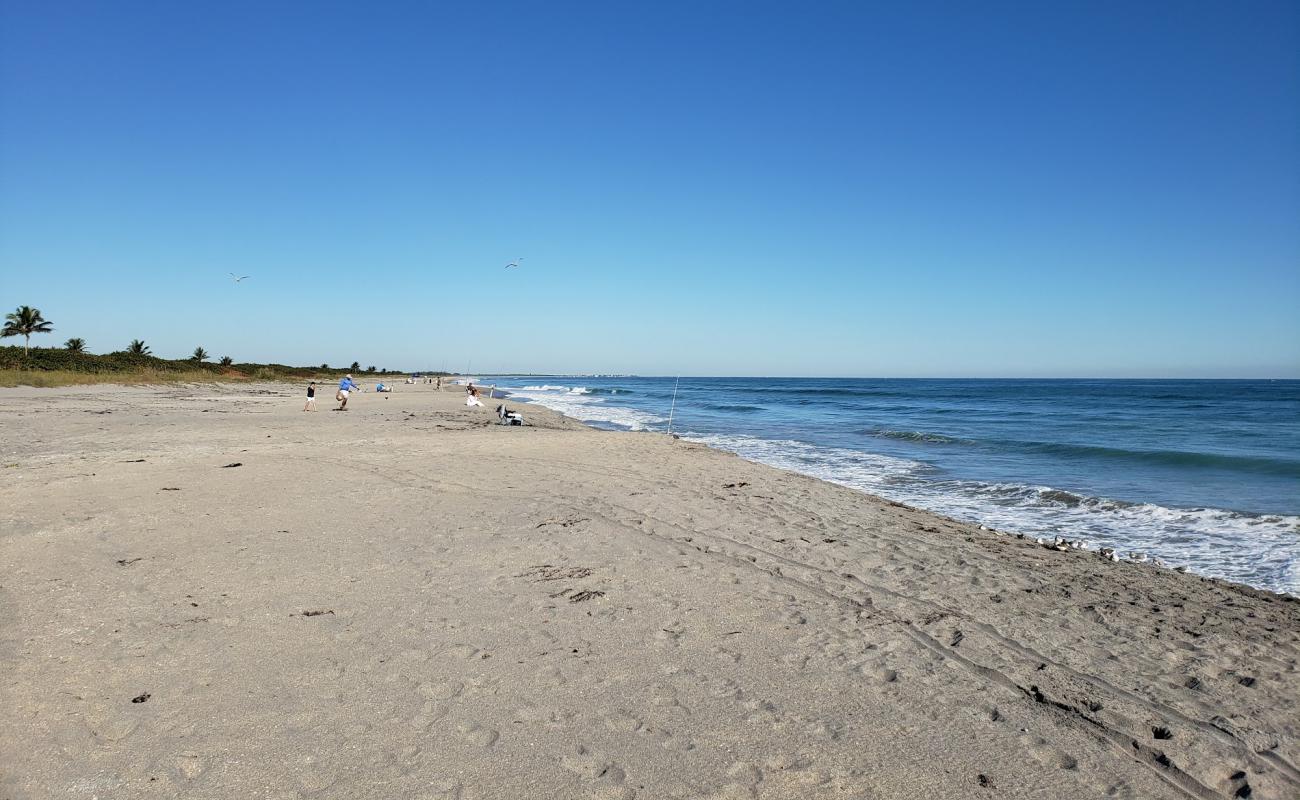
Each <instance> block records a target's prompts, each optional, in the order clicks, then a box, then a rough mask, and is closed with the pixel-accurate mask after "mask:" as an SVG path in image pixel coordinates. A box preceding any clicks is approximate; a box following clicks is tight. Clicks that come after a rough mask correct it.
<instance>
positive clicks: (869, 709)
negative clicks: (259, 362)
mask: <svg viewBox="0 0 1300 800" xmlns="http://www.w3.org/2000/svg"><path fill="white" fill-rule="evenodd" d="M319 394H320V398H319V400H318V403H319V404H320V410H319V411H318V412H317V413H303V412H302V411H301V408H302V403H303V397H302V395H303V390H302V387H298V386H285V385H276V384H264V385H220V386H218V385H205V386H168V387H119V386H94V387H76V388H69V389H27V388H19V389H3V390H0V466H2V467H3V475H4V478H5V480H4V482H3V485H2V486H0V504H2V507H3V509H4V513H3V515H2V516H0V562H2V563H3V568H4V573H3V574H4V577H3V581H2V586H0V608H2V609H3V619H4V623H3V626H2V627H0V669H2V671H3V675H4V677H3V695H0V702H3V706H4V708H5V709H6V712H7V713H6V721H5V723H4V724H3V726H0V798H4V800H27V798H52V797H61V798H62V797H68V798H88V799H89V798H100V799H101V800H107V799H108V798H137V797H139V798H172V797H187V798H461V800H471V799H472V798H633V797H636V798H642V800H646V799H654V798H880V799H881V800H884V799H886V798H900V799H901V798H909V799H910V798H980V797H989V798H1103V797H1114V798H1188V797H1191V798H1219V797H1226V798H1230V797H1252V798H1279V799H1282V798H1295V797H1298V796H1300V769H1298V768H1297V764H1300V741H1298V740H1297V726H1298V725H1300V674H1298V673H1297V658H1298V657H1300V602H1297V601H1296V599H1294V598H1290V597H1283V596H1278V595H1273V594H1269V593H1267V592H1262V591H1257V590H1254V589H1250V588H1247V587H1242V586H1238V585H1233V584H1228V583H1224V582H1219V581H1214V580H1208V579H1204V578H1200V577H1196V576H1191V575H1185V574H1179V573H1177V572H1174V571H1172V570H1168V569H1162V568H1159V567H1156V566H1153V565H1150V564H1134V563H1112V562H1110V561H1107V560H1105V559H1103V558H1101V557H1100V556H1098V555H1097V554H1096V553H1093V552H1085V551H1067V552H1058V551H1056V550H1052V549H1049V548H1045V547H1043V546H1040V545H1037V544H1035V543H1034V542H1033V540H1032V539H1028V540H1026V539H1019V538H1016V537H1015V536H1009V535H1004V534H999V533H998V532H995V531H988V530H981V529H979V528H978V527H974V526H970V525H966V524H961V523H957V522H954V521H952V520H949V519H945V518H943V517H939V516H935V515H933V514H929V513H926V512H922V511H918V510H914V509H910V508H907V507H904V506H900V505H897V504H894V503H890V502H887V501H884V500H880V499H877V498H873V497H871V496H869V495H865V494H862V493H860V492H856V491H853V490H850V489H847V488H844V487H839V486H835V485H831V484H828V483H824V482H820V481H817V480H814V479H811V478H807V477H804V476H800V475H796V474H792V473H788V472H782V471H778V470H775V469H772V468H769V467H765V466H762V465H758V464H753V463H750V462H746V461H744V460H742V459H740V458H738V457H735V456H733V455H729V454H726V453H723V452H719V451H715V450H711V449H708V448H706V447H703V446H700V445H697V444H692V443H688V442H685V441H674V440H673V439H671V438H669V437H667V436H664V435H660V434H632V433H615V432H604V431H597V430H592V429H589V428H586V427H584V426H581V425H579V424H578V423H576V422H574V421H572V420H569V419H566V418H564V417H561V416H559V415H557V414H555V413H553V412H550V411H547V410H545V409H542V408H539V407H528V406H524V407H522V408H521V410H522V411H523V412H524V414H525V417H526V420H527V422H528V424H527V425H526V426H524V427H504V426H500V425H496V424H495V422H496V418H495V416H494V414H493V413H492V410H491V409H492V406H493V405H495V403H494V402H490V403H489V405H488V407H487V408H484V409H467V408H465V406H464V404H463V393H462V392H461V391H460V390H459V389H456V388H452V389H450V390H447V391H442V392H436V391H434V389H433V387H431V386H425V385H420V386H408V385H398V386H397V387H396V391H395V392H394V393H393V394H391V395H386V396H385V395H376V394H373V393H366V394H360V395H356V396H354V399H353V401H352V403H351V406H352V408H351V410H349V411H348V412H346V413H338V412H333V411H331V410H330V409H331V407H332V406H333V405H334V404H333V403H332V402H331V398H332V396H333V390H332V388H331V387H328V386H326V387H323V388H322V390H321V391H320V392H319Z"/></svg>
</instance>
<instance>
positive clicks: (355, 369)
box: [352, 361, 361, 372]
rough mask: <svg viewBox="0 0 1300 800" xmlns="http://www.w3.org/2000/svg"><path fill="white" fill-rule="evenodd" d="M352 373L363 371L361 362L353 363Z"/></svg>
mask: <svg viewBox="0 0 1300 800" xmlns="http://www.w3.org/2000/svg"><path fill="white" fill-rule="evenodd" d="M352 371H353V372H360V371H361V364H360V362H357V361H353V362H352Z"/></svg>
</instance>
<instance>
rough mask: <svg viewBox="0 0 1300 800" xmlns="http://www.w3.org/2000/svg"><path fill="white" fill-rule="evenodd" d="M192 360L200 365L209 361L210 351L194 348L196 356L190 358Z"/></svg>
mask: <svg viewBox="0 0 1300 800" xmlns="http://www.w3.org/2000/svg"><path fill="white" fill-rule="evenodd" d="M190 358H192V359H194V360H195V361H198V362H199V363H203V362H204V361H207V360H208V351H207V350H204V349H203V348H202V347H196V348H194V355H192V356H190Z"/></svg>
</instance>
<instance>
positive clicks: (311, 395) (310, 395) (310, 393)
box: [302, 381, 316, 411]
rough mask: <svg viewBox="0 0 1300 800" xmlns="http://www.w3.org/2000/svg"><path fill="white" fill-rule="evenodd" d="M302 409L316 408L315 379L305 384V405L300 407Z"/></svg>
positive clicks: (313, 409) (312, 409)
mask: <svg viewBox="0 0 1300 800" xmlns="http://www.w3.org/2000/svg"><path fill="white" fill-rule="evenodd" d="M302 410H303V411H315V410H316V381H312V382H311V383H309V384H307V405H305V406H303V407H302Z"/></svg>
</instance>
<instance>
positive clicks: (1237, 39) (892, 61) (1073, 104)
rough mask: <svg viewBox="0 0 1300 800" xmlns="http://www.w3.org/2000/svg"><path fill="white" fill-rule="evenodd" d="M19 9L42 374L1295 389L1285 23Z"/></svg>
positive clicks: (1298, 240)
mask: <svg viewBox="0 0 1300 800" xmlns="http://www.w3.org/2000/svg"><path fill="white" fill-rule="evenodd" d="M0 9H2V11H0V306H4V307H5V308H6V309H9V308H11V307H13V306H17V305H19V304H29V305H34V306H38V307H39V308H41V310H42V311H43V312H44V314H45V316H46V317H48V318H50V319H52V320H53V321H54V322H55V327H56V334H55V336H50V337H38V341H40V342H41V343H43V344H57V343H59V342H62V340H63V339H64V338H66V337H68V336H82V337H84V338H86V339H87V340H88V341H89V344H90V348H91V350H92V351H94V352H106V351H109V350H114V349H120V348H122V347H123V346H125V345H126V343H127V342H128V341H129V340H131V339H132V338H143V339H145V340H146V341H148V342H149V343H150V344H151V345H152V347H153V349H154V351H155V352H156V353H158V354H160V355H167V356H175V357H179V356H184V355H188V353H189V352H190V351H191V350H193V348H194V347H195V346H196V345H202V346H204V347H205V348H207V349H208V350H209V351H210V352H212V353H213V354H215V355H222V354H230V355H231V356H233V357H234V358H235V359H236V360H274V361H280V362H289V363H320V362H329V363H331V364H343V363H348V362H351V361H353V360H358V361H360V362H362V363H363V364H372V363H373V364H376V365H378V366H390V367H394V368H396V367H405V368H421V367H432V368H438V367H442V366H444V365H445V366H446V367H447V368H449V369H465V368H467V367H470V368H472V369H473V370H474V371H477V372H489V371H496V370H504V369H510V370H526V371H539V372H542V371H558V372H637V373H642V374H676V373H682V374H725V375H777V374H779V375H837V376H839V375H848V376H851V375H862V376H910V375H939V376H968V375H983V376H1026V375H1028V376H1108V375H1109V376H1206V377H1216V376H1270V377H1297V376H1300V313H1297V309H1298V308H1300V5H1297V4H1296V3H1294V2H1267V1H1261V2H1249V3H1227V2H1224V3H1198V2H1172V3H1160V2H1145V3H1129V2H1124V3H1118V2H1116V3H1105V2H1086V3H1057V2H1053V3H1006V4H1003V3H981V4H973V3H952V4H947V3H889V4H879V5H876V4H870V3H862V2H854V3H842V4H839V3H812V4H809V3H794V2H787V3H763V2H736V3H731V2H667V3H640V4H633V3H607V2H606V3H595V2H593V3H580V4H579V3H545V4H543V3H519V4H515V3H492V4H486V3H462V4H456V5H440V4H435V3H429V2H412V3H394V2H387V3H355V2H328V1H326V2H311V3H308V2H301V3H290V2H257V3H253V2H247V3H245V2H221V3H216V2H203V3H165V2H155V3H133V2H114V3H101V2H95V3H84V4H83V3H79V2H72V1H70V0H60V2H57V3H49V2H36V1H35V0H31V1H30V2H14V0H0ZM520 256H522V257H523V258H524V261H523V266H522V268H521V269H519V270H510V271H508V272H507V271H505V270H504V269H503V266H504V264H505V263H506V262H507V261H509V260H511V259H513V258H516V257H520ZM232 271H233V272H237V273H239V274H241V275H243V274H249V275H252V277H251V278H250V279H248V280H247V281H245V282H244V283H242V284H239V285H236V284H234V283H233V282H232V281H230V279H229V277H228V275H227V273H229V272H232Z"/></svg>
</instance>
